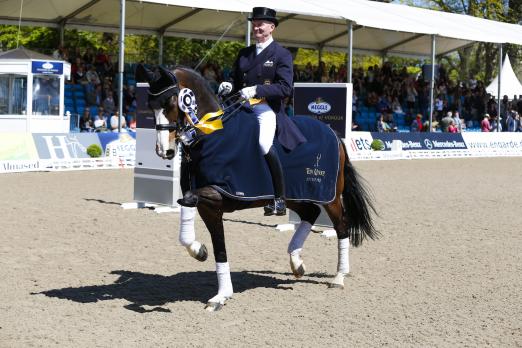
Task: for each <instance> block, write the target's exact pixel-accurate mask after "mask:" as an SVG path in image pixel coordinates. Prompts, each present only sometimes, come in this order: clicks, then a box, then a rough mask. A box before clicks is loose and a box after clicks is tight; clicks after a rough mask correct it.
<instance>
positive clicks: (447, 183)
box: [0, 158, 522, 347]
mask: <svg viewBox="0 0 522 348" xmlns="http://www.w3.org/2000/svg"><path fill="white" fill-rule="evenodd" d="M355 166H356V167H357V168H358V169H359V171H360V173H361V174H362V176H363V177H365V178H366V179H367V181H368V182H369V183H370V185H371V187H372V189H373V192H374V195H375V199H376V206H377V208H378V211H379V213H380V217H379V218H376V224H377V226H378V228H379V230H380V231H381V232H382V238H381V239H380V240H378V241H370V242H367V243H364V245H363V246H362V247H360V248H358V249H351V255H350V261H351V276H350V277H348V278H347V279H346V288H345V289H344V290H329V289H327V282H328V280H329V279H330V277H332V276H333V275H334V272H335V270H336V263H337V247H336V243H337V242H336V239H326V238H324V237H321V236H319V235H318V234H312V235H310V237H309V239H308V241H307V242H306V244H305V252H304V258H305V262H306V265H307V267H308V272H309V273H308V274H307V275H306V276H305V277H303V278H302V279H301V280H296V279H294V278H293V276H292V275H291V273H290V269H289V264H288V257H287V254H286V248H287V243H288V241H289V240H290V237H291V234H290V233H289V232H277V231H275V230H274V226H275V225H276V224H278V223H285V222H286V221H287V220H286V218H284V217H277V218H275V217H269V218H267V217H264V216H262V210H261V209H254V210H250V211H243V212H236V213H233V214H227V215H226V222H225V228H226V240H227V247H228V255H229V261H230V263H231V269H232V281H233V283H234V286H235V295H234V298H233V299H232V300H231V301H229V302H228V303H227V305H226V306H225V307H224V309H223V310H222V311H220V312H216V313H208V312H206V311H205V310H204V309H203V307H204V304H205V302H206V300H207V299H209V298H210V297H212V296H213V295H214V294H215V293H216V289H217V284H216V276H215V273H214V262H213V254H212V253H211V254H210V257H209V260H207V262H204V263H200V262H197V261H195V260H193V259H192V258H190V257H189V256H188V254H187V253H186V252H185V250H184V249H183V248H182V247H181V246H179V244H178V241H177V230H178V215H177V214H156V213H155V212H153V211H151V210H148V209H144V210H123V209H122V208H120V203H123V202H129V201H132V185H133V176H132V175H133V173H132V170H110V171H84V172H54V173H25V174H4V175H0V186H1V196H0V197H1V199H0V202H1V204H2V208H3V212H2V228H1V234H0V261H1V267H0V294H1V296H0V313H1V315H0V346H1V347H33V346H42V347H49V346H60V347H192V346H195V347H247V346H277V347H280V346H284V347H318V346H326V345H328V346H334V347H375V346H392V347H428V346H429V347H455V346H462V347H475V346H493V347H508V346H518V347H520V346H521V345H522V329H521V326H522V301H521V298H522V296H521V295H522V272H521V271H522V262H521V258H522V252H521V251H522V236H521V233H522V228H521V226H522V207H521V201H522V200H521V197H522V185H521V180H520V178H521V173H522V159H520V158H500V159H454V160H448V159H447V160H417V161H382V162H355ZM197 231H198V232H197V235H198V237H199V240H201V241H202V242H204V243H206V244H207V245H208V246H210V238H209V235H208V233H207V232H206V230H205V228H204V226H203V223H202V222H201V220H200V219H199V217H198V220H197ZM210 250H212V249H210Z"/></svg>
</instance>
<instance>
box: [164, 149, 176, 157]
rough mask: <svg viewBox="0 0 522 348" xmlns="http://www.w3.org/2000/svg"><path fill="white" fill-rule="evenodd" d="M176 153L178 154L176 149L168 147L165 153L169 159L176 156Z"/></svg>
mask: <svg viewBox="0 0 522 348" xmlns="http://www.w3.org/2000/svg"><path fill="white" fill-rule="evenodd" d="M175 154H176V153H175V152H174V150H172V149H168V150H167V152H166V153H165V155H166V157H167V158H168V159H172V158H174V155H175Z"/></svg>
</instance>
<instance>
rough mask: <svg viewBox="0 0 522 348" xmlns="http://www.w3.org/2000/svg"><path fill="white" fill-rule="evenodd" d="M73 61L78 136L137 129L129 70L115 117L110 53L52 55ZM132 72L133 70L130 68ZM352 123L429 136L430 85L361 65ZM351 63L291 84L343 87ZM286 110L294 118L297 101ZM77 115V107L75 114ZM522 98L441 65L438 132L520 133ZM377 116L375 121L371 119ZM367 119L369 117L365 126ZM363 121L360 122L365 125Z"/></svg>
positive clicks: (214, 84)
mask: <svg viewBox="0 0 522 348" xmlns="http://www.w3.org/2000/svg"><path fill="white" fill-rule="evenodd" d="M53 55H54V56H55V58H61V59H64V60H67V61H69V62H70V63H71V76H72V77H71V81H70V83H71V84H73V85H75V86H79V87H78V88H81V89H82V90H83V92H84V95H85V106H86V107H85V108H84V109H83V110H82V113H81V118H80V130H81V131H117V129H118V118H119V119H120V120H121V121H120V122H121V126H122V129H128V130H133V129H135V126H136V121H135V110H136V98H135V82H134V81H133V77H132V78H131V77H130V76H133V72H132V71H126V73H125V74H126V75H125V76H128V78H126V82H127V84H125V85H124V88H123V91H124V97H123V115H121V116H119V115H118V111H117V110H118V103H117V98H116V96H117V94H116V88H117V81H116V80H115V76H116V64H114V63H113V62H112V59H111V55H109V54H107V53H106V52H104V51H103V50H101V49H99V50H98V51H97V52H94V51H93V50H92V49H91V48H87V49H86V50H85V51H83V52H82V50H81V49H80V48H76V49H74V50H73V51H70V50H68V49H66V48H62V47H60V48H59V49H57V50H56V51H55V53H54V54H53ZM126 68H127V69H130V68H131V65H126ZM199 72H200V73H201V74H202V76H203V77H205V79H207V81H208V82H209V85H210V87H211V88H212V89H213V90H214V91H216V92H217V88H218V86H219V83H220V82H221V81H226V80H229V79H230V72H231V69H230V67H223V68H221V67H219V66H218V65H216V64H213V63H207V64H203V65H202V66H201V67H200V69H199ZM352 76H353V78H352V82H353V119H354V125H353V127H352V128H353V129H355V130H369V131H379V132H393V131H412V132H418V131H428V130H429V121H428V118H429V103H430V81H429V79H428V78H426V77H425V76H424V75H423V74H422V73H417V74H412V73H409V72H408V71H407V69H406V67H402V68H395V67H394V66H393V65H392V64H391V62H389V61H387V62H384V63H383V64H382V65H381V66H379V65H374V66H370V67H368V68H367V69H366V70H365V69H363V68H356V69H354V71H353V75H352ZM346 78H347V71H346V65H345V64H341V65H339V66H335V65H330V66H327V65H326V64H325V63H324V62H323V61H321V62H320V63H319V65H318V66H314V65H312V64H311V63H308V64H306V65H305V66H294V82H345V81H346ZM287 102H288V107H287V111H288V113H289V114H290V115H291V114H292V113H293V111H292V110H293V107H292V100H291V99H289V100H288V101H287ZM78 111H79V110H78ZM521 114H522V95H520V96H513V99H510V98H509V97H508V96H504V98H503V99H502V100H501V101H500V115H499V114H498V101H497V100H496V98H495V96H492V95H490V94H488V93H487V92H486V89H485V86H484V83H483V82H482V81H477V80H475V79H469V80H467V81H457V82H455V81H453V80H451V79H449V78H448V75H447V73H446V71H445V69H444V67H443V66H442V65H440V66H439V67H438V75H437V78H436V80H435V90H434V111H433V120H432V121H433V122H432V127H433V130H440V131H442V132H461V131H463V130H465V129H466V128H468V129H475V130H482V131H485V132H487V131H496V130H501V131H510V132H515V131H522V123H521V120H520V115H521ZM371 119H373V121H371ZM365 120H369V121H368V122H366V124H362V125H361V124H359V123H364V121H365ZM361 121H363V122H361Z"/></svg>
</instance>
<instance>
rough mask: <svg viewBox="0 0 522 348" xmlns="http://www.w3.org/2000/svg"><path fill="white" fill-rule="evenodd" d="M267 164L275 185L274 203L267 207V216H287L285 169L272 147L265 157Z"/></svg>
mask: <svg viewBox="0 0 522 348" xmlns="http://www.w3.org/2000/svg"><path fill="white" fill-rule="evenodd" d="M265 160H266V163H267V164H268V168H269V169H270V174H271V175H272V182H273V184H274V201H273V202H271V203H270V204H268V205H267V206H265V215H266V216H270V215H274V214H275V215H279V216H281V215H286V203H285V178H284V177H283V167H282V166H281V162H280V161H279V156H277V151H276V149H275V148H274V147H273V146H272V147H271V148H270V150H269V151H268V153H267V154H266V155H265Z"/></svg>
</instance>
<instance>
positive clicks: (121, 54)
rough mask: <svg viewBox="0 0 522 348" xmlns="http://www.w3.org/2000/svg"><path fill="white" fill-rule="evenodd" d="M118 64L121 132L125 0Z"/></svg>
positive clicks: (121, 1) (122, 4) (121, 19)
mask: <svg viewBox="0 0 522 348" xmlns="http://www.w3.org/2000/svg"><path fill="white" fill-rule="evenodd" d="M118 63H119V64H118V75H119V84H118V111H119V115H118V116H119V117H118V132H121V117H122V116H123V69H124V66H125V64H124V63H125V0H120V56H119V62H118Z"/></svg>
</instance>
